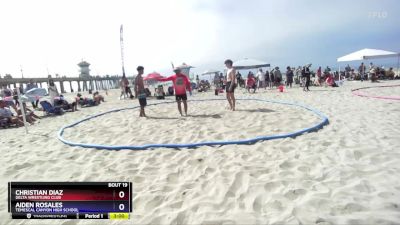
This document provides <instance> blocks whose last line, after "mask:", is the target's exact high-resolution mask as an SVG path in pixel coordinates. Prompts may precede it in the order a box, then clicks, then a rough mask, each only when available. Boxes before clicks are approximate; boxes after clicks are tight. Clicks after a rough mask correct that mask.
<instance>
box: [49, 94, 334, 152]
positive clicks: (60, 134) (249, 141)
mask: <svg viewBox="0 0 400 225" xmlns="http://www.w3.org/2000/svg"><path fill="white" fill-rule="evenodd" d="M221 100H224V101H226V99H225V98H214V99H197V100H190V102H201V101H221ZM237 100H240V101H260V102H269V103H276V104H283V105H289V106H295V107H300V108H303V109H306V110H308V111H311V112H313V113H314V114H315V115H317V116H318V118H320V119H321V121H320V122H319V123H318V124H315V125H313V126H311V127H308V128H304V129H301V130H298V131H294V132H290V133H286V134H277V135H270V136H259V137H255V138H249V139H242V140H233V141H205V142H197V143H184V144H146V145H99V144H87V143H86V144H85V143H77V142H72V141H68V140H66V139H64V138H63V134H64V131H65V129H68V128H72V127H74V126H76V125H78V124H80V123H82V122H85V121H88V120H91V119H94V118H96V117H99V116H103V115H105V114H108V113H113V112H119V111H124V110H131V109H136V108H139V107H140V106H134V107H127V108H120V109H114V110H110V111H107V112H102V113H99V114H95V115H92V116H89V117H87V118H84V119H81V120H79V121H77V122H74V123H72V124H69V125H66V126H64V127H62V128H61V129H60V130H59V131H58V136H57V137H58V139H59V140H60V141H61V142H63V143H65V144H67V145H70V146H79V147H83V148H96V149H106V150H145V149H154V148H195V147H200V146H221V145H249V144H254V143H256V142H258V141H266V140H274V139H280V138H294V137H297V136H299V135H302V134H304V133H309V132H315V131H317V130H319V129H322V128H323V127H324V126H325V125H327V124H329V120H328V117H326V116H325V115H324V114H322V113H321V112H319V111H318V110H316V109H313V108H311V107H309V106H305V105H301V104H298V103H291V102H282V101H273V100H265V99H257V98H243V99H241V98H237ZM175 102H176V101H168V102H160V103H153V104H149V105H148V106H154V105H161V104H171V103H175Z"/></svg>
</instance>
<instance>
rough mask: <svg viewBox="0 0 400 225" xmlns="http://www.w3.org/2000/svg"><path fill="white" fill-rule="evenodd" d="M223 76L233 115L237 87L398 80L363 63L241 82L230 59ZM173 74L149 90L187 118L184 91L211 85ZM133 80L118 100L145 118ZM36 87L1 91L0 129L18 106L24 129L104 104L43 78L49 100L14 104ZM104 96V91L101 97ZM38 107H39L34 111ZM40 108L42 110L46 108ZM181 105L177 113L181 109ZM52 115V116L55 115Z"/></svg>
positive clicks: (218, 78)
mask: <svg viewBox="0 0 400 225" xmlns="http://www.w3.org/2000/svg"><path fill="white" fill-rule="evenodd" d="M224 63H225V66H226V73H225V76H224V74H223V73H219V74H218V73H217V74H216V75H215V77H214V85H215V87H216V94H218V93H219V92H226V98H227V101H228V104H229V109H230V110H232V111H235V109H236V99H235V94H234V93H235V89H236V88H237V87H242V88H245V89H246V90H247V91H248V92H249V93H250V92H252V93H255V92H256V91H257V90H259V89H264V90H266V89H267V88H269V89H274V88H278V89H280V90H282V88H283V86H286V87H287V88H292V87H293V86H294V85H295V84H298V85H300V87H302V88H303V91H305V92H307V91H309V90H310V86H313V85H314V86H326V87H328V86H331V87H337V86H338V85H339V84H340V81H341V80H344V79H347V80H360V81H364V80H371V81H372V82H376V81H378V79H399V78H400V77H399V76H398V75H397V76H395V73H394V71H393V68H390V69H389V70H387V71H386V70H384V69H383V68H382V67H376V66H374V65H373V63H370V65H369V68H368V70H367V68H366V66H365V65H364V63H361V65H360V66H359V67H358V69H357V70H355V69H353V68H351V67H350V66H349V65H347V66H346V67H345V70H344V71H342V72H337V71H332V70H331V68H329V67H328V66H327V67H326V68H325V69H324V70H323V71H322V68H321V66H319V67H318V69H317V70H316V71H315V72H314V71H312V70H311V65H312V64H311V63H309V64H307V65H305V66H299V67H298V68H297V69H296V68H294V67H291V66H287V67H286V71H285V72H284V74H282V72H281V71H280V68H279V67H278V66H276V67H274V68H273V69H272V70H271V71H269V70H266V71H265V72H264V71H263V69H262V68H259V69H258V70H257V73H256V74H253V72H252V71H249V72H248V74H247V77H246V79H244V78H243V76H242V75H241V74H240V72H239V71H237V70H236V69H235V68H234V67H233V62H232V60H230V59H227V60H226V61H225V62H224ZM173 70H174V74H173V75H172V76H169V77H166V78H164V77H156V78H155V80H156V81H158V82H166V81H170V82H172V86H171V87H169V88H168V92H167V94H166V92H164V89H163V85H158V87H157V88H155V90H154V92H155V96H156V97H157V99H164V98H165V96H168V95H174V94H175V99H176V102H177V108H178V112H179V114H180V115H182V116H183V115H185V116H187V111H188V104H187V99H188V96H187V94H186V92H189V93H190V95H191V94H192V89H193V88H192V86H193V84H195V85H194V87H196V88H197V90H198V91H199V92H202V91H207V90H208V89H210V88H211V85H210V83H209V82H208V81H200V79H199V78H198V76H197V77H196V83H191V82H190V80H189V79H188V77H187V76H186V75H185V74H183V73H182V72H181V68H179V67H176V68H174V69H173ZM137 72H138V75H137V76H136V77H135V79H134V80H133V81H132V84H133V87H134V93H133V92H132V90H131V88H130V85H129V81H128V79H127V78H126V76H125V75H123V76H122V79H121V80H120V87H121V95H120V99H121V98H130V99H133V98H135V97H136V98H137V99H138V101H139V105H140V112H139V116H140V117H146V113H145V107H146V106H147V98H148V97H149V96H151V92H150V90H149V89H148V88H146V87H145V83H144V80H143V74H144V67H143V66H138V67H137ZM35 88H38V87H37V85H36V84H34V82H33V80H31V81H30V82H29V83H28V84H27V85H26V89H25V90H23V89H22V87H20V88H19V89H16V88H14V89H10V88H7V87H2V89H1V92H0V97H1V98H0V122H1V123H0V125H1V126H4V124H14V125H16V126H22V125H23V124H24V122H23V120H22V108H21V106H24V107H23V108H24V110H25V112H26V121H27V122H28V123H30V124H34V123H35V122H37V121H38V120H39V119H40V118H41V117H39V116H37V115H36V114H35V112H36V111H38V110H42V111H46V112H48V109H47V108H54V109H57V110H53V113H54V112H61V113H63V112H65V111H71V112H75V111H77V110H78V106H80V107H81V108H82V107H88V106H96V105H99V104H101V102H104V97H103V96H102V95H100V94H99V92H98V91H96V92H94V93H93V94H92V91H91V90H89V94H92V95H93V96H92V97H83V96H82V95H81V94H80V93H78V94H77V95H76V97H75V98H74V100H73V101H70V102H69V101H68V100H67V99H66V98H65V97H64V96H63V95H61V94H60V93H59V92H58V90H57V87H56V85H55V84H54V81H53V80H52V79H49V82H48V95H49V99H50V100H49V101H50V102H47V101H46V100H44V101H41V102H40V101H39V99H35V100H33V101H31V105H32V108H33V109H30V108H29V107H28V106H27V104H25V102H22V101H21V100H20V99H19V96H20V94H23V93H24V92H27V91H30V90H32V89H35ZM106 93H107V92H106ZM39 102H40V105H41V106H42V108H40V107H39ZM42 103H46V104H48V106H47V107H46V104H42ZM182 104H183V110H182ZM56 114H57V113H56Z"/></svg>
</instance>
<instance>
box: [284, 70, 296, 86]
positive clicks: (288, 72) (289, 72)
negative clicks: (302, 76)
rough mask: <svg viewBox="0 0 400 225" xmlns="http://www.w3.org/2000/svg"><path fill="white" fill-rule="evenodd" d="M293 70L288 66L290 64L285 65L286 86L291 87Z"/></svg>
mask: <svg viewBox="0 0 400 225" xmlns="http://www.w3.org/2000/svg"><path fill="white" fill-rule="evenodd" d="M293 76H294V75H293V70H292V69H291V68H290V66H287V67H286V87H290V88H292V83H293Z"/></svg>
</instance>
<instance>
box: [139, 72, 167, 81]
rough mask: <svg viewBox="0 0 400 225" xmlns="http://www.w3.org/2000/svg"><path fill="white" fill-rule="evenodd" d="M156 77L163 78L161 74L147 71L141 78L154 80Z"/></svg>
mask: <svg viewBox="0 0 400 225" xmlns="http://www.w3.org/2000/svg"><path fill="white" fill-rule="evenodd" d="M156 78H164V77H163V76H161V74H159V73H157V72H153V73H149V74H147V76H145V77H144V78H143V80H155V79H156Z"/></svg>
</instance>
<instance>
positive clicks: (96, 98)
mask: <svg viewBox="0 0 400 225" xmlns="http://www.w3.org/2000/svg"><path fill="white" fill-rule="evenodd" d="M93 100H94V101H95V102H96V104H97V105H100V103H101V102H104V97H103V95H101V94H99V92H98V91H96V92H95V93H93Z"/></svg>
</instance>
